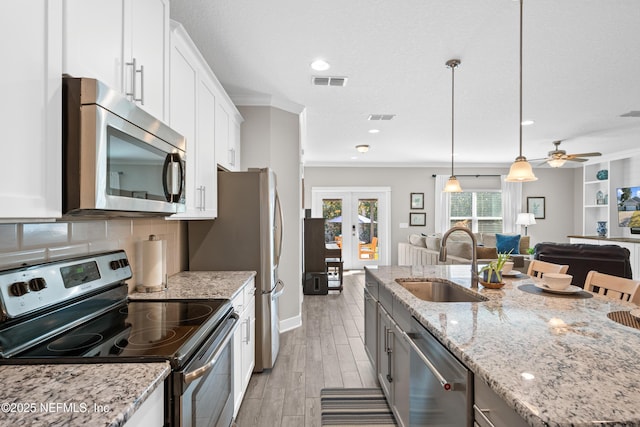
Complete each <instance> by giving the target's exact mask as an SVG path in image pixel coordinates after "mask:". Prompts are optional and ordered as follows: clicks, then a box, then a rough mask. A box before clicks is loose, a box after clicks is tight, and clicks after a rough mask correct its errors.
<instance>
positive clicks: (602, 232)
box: [596, 221, 607, 237]
mask: <svg viewBox="0 0 640 427" xmlns="http://www.w3.org/2000/svg"><path fill="white" fill-rule="evenodd" d="M596 231H597V232H598V236H600V237H607V221H598V227H597V228H596Z"/></svg>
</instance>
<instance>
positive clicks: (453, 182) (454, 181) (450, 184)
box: [442, 59, 462, 193]
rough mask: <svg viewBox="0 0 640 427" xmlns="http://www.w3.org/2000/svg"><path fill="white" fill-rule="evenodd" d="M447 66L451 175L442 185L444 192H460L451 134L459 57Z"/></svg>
mask: <svg viewBox="0 0 640 427" xmlns="http://www.w3.org/2000/svg"><path fill="white" fill-rule="evenodd" d="M446 65H447V67H449V68H451V176H450V177H449V180H448V181H447V184H446V185H445V186H444V190H442V191H444V192H445V193H461V192H462V187H460V182H458V178H456V176H455V174H454V173H453V135H454V126H453V123H454V121H453V117H454V108H453V105H454V96H453V95H454V89H455V69H456V67H457V66H458V65H460V60H459V59H450V60H448V61H447V63H446Z"/></svg>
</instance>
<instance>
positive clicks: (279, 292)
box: [272, 279, 284, 299]
mask: <svg viewBox="0 0 640 427" xmlns="http://www.w3.org/2000/svg"><path fill="white" fill-rule="evenodd" d="M283 292H284V282H283V281H282V280H280V279H278V281H277V282H276V291H275V293H274V294H273V297H272V298H274V299H275V298H279V297H280V295H282V293H283Z"/></svg>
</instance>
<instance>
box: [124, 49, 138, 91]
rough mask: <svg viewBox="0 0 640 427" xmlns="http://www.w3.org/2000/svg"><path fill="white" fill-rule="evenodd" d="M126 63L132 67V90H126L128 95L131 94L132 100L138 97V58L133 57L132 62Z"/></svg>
mask: <svg viewBox="0 0 640 427" xmlns="http://www.w3.org/2000/svg"><path fill="white" fill-rule="evenodd" d="M125 65H127V66H128V67H131V75H130V76H131V92H126V93H125V95H126V96H130V97H131V100H132V101H135V99H136V67H137V66H136V58H133V59H132V61H131V62H127V63H126V64H125Z"/></svg>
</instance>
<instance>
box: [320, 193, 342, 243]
mask: <svg viewBox="0 0 640 427" xmlns="http://www.w3.org/2000/svg"><path fill="white" fill-rule="evenodd" d="M322 217H323V218H325V219H326V221H325V223H324V242H325V243H335V244H337V245H338V246H339V247H342V199H322Z"/></svg>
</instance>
